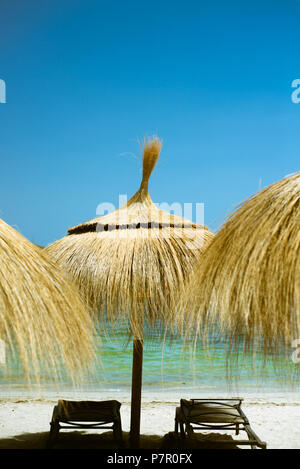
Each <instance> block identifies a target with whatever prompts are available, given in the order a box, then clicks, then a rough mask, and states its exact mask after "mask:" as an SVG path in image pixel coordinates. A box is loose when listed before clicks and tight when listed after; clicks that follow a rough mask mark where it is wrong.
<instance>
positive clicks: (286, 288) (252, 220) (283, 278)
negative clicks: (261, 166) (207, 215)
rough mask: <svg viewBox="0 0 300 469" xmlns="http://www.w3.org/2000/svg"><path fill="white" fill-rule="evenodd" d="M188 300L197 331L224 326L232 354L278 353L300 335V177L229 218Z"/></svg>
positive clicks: (268, 189)
mask: <svg viewBox="0 0 300 469" xmlns="http://www.w3.org/2000/svg"><path fill="white" fill-rule="evenodd" d="M186 298H187V300H186V301H185V307H187V304H188V305H189V306H190V307H191V309H192V310H193V311H194V316H193V319H194V321H195V323H196V326H197V328H198V331H200V330H202V331H203V328H204V326H205V325H206V326H208V327H207V329H206V330H207V331H209V330H211V328H212V327H213V325H214V324H218V327H220V329H221V331H222V334H223V336H224V337H227V339H228V343H229V344H231V345H230V348H231V351H237V350H238V347H239V345H242V344H243V345H244V347H246V348H247V350H252V351H253V352H254V353H255V352H256V351H257V350H258V346H259V350H261V351H262V352H264V354H265V356H271V355H273V356H276V353H277V352H278V351H279V350H282V349H283V348H285V350H286V351H287V350H288V348H289V347H291V342H292V341H293V340H295V339H297V338H299V337H300V173H297V174H295V175H292V176H290V177H286V178H285V179H283V180H281V181H279V182H276V183H275V184H272V185H270V186H268V187H266V188H265V189H264V190H262V191H261V192H259V193H257V194H256V195H254V196H252V197H251V198H250V199H249V200H247V201H246V202H245V203H243V204H242V205H241V206H239V208H238V209H237V210H236V211H235V212H234V213H233V214H232V215H231V216H229V218H228V220H227V222H226V223H225V224H224V225H223V227H222V228H221V229H220V231H219V232H218V234H217V235H216V236H215V237H214V239H213V240H212V242H211V243H210V245H209V247H208V249H207V250H206V252H205V253H204V254H203V256H202V259H201V264H199V266H198V267H197V268H196V269H195V275H194V276H193V277H192V280H191V283H190V286H189V288H188V289H187V290H186ZM261 346H262V348H261Z"/></svg>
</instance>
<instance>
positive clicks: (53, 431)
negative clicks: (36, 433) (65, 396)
mask: <svg viewBox="0 0 300 469" xmlns="http://www.w3.org/2000/svg"><path fill="white" fill-rule="evenodd" d="M59 430H60V425H59V419H58V408H57V406H55V407H54V410H53V415H52V420H51V422H50V433H49V438H48V440H47V443H46V447H47V448H49V449H50V448H52V447H53V445H54V443H55V441H56V440H57V438H58V434H59Z"/></svg>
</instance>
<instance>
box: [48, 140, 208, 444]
mask: <svg viewBox="0 0 300 469" xmlns="http://www.w3.org/2000/svg"><path fill="white" fill-rule="evenodd" d="M161 146H162V144H161V141H160V140H159V139H158V138H157V137H154V138H153V139H152V140H148V141H145V142H144V145H143V178H142V182H141V185H140V188H139V190H138V191H137V193H136V194H135V195H134V196H133V197H132V198H131V199H130V200H129V201H128V203H126V204H125V205H124V206H122V207H121V208H120V209H119V210H116V211H114V212H112V213H110V214H108V215H105V216H103V217H98V218H94V219H93V220H91V221H88V222H87V223H83V224H81V225H77V226H75V227H74V228H70V229H69V234H68V235H67V236H66V237H64V238H62V239H61V240H59V241H56V242H55V243H54V244H52V245H50V246H49V247H48V248H47V251H48V252H49V253H50V254H51V256H52V257H53V258H54V259H55V260H56V261H57V262H58V263H59V264H60V265H61V266H62V267H63V268H64V269H66V270H67V271H68V272H69V273H70V274H71V276H72V277H73V278H74V279H75V281H76V283H77V285H78V286H79V288H80V291H81V293H82V295H83V297H84V298H85V299H87V300H88V301H89V303H90V305H91V308H92V309H93V310H95V311H97V312H99V317H100V322H101V323H106V321H107V320H108V322H109V323H110V324H111V325H112V326H113V327H114V325H119V322H120V321H126V322H127V325H128V330H129V332H130V333H131V334H132V335H133V336H134V341H133V372H132V401H131V437H132V440H131V441H132V445H133V446H138V441H139V427H140V410H141V383H142V356H143V337H144V327H145V326H147V332H148V334H151V333H153V331H154V332H155V333H156V336H157V337H158V335H159V334H160V332H163V333H164V331H165V328H166V326H167V327H168V329H169V331H171V332H172V331H173V330H174V329H176V328H177V329H178V328H179V329H182V328H183V327H184V326H185V318H184V316H185V315H184V314H183V315H180V314H177V302H178V299H179V296H178V293H179V291H180V289H181V288H182V287H183V285H184V284H185V282H186V281H187V279H188V277H189V275H190V274H191V272H192V269H193V267H194V265H195V263H196V261H197V259H198V258H199V256H200V254H201V253H202V252H203V251H204V249H205V247H206V245H207V243H208V242H209V241H210V240H211V238H212V236H213V235H212V233H210V231H209V230H208V229H207V227H205V226H202V225H199V224H195V223H192V222H191V221H187V220H185V219H183V218H181V217H179V216H174V215H170V214H169V213H167V212H165V211H163V210H159V209H158V208H157V207H156V206H155V204H154V203H153V202H152V200H151V198H150V196H149V193H148V181H149V178H150V175H151V173H152V171H153V168H154V166H155V165H156V162H157V160H158V158H159V155H160V150H161Z"/></svg>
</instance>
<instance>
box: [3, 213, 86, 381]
mask: <svg viewBox="0 0 300 469" xmlns="http://www.w3.org/2000/svg"><path fill="white" fill-rule="evenodd" d="M0 259H1V263H0V338H1V340H3V341H4V342H5V343H6V344H7V345H8V346H10V347H11V349H12V351H14V350H15V347H16V348H17V350H18V352H19V354H20V357H21V360H22V363H23V368H24V371H25V373H26V375H27V378H28V379H30V373H31V372H32V371H33V372H34V373H35V375H36V377H37V379H38V380H39V376H40V365H41V364H43V366H44V370H45V369H46V370H48V371H50V370H51V371H53V369H54V370H55V372H56V373H59V370H60V364H61V363H63V364H64V365H65V366H66V367H67V368H68V369H69V370H70V371H71V373H72V375H73V378H74V377H76V374H75V372H78V369H83V368H84V367H86V365H87V363H88V362H89V361H90V359H91V358H92V356H93V347H92V342H93V327H92V324H91V322H92V321H91V318H90V314H89V311H88V309H87V308H86V306H85V305H84V303H83V302H82V300H81V299H80V296H79V293H78V289H77V288H76V287H75V286H74V285H73V284H72V283H71V282H70V280H69V279H68V278H67V276H66V274H65V273H63V272H62V271H60V270H59V269H58V267H57V266H56V265H55V263H54V262H53V260H51V259H50V257H49V256H48V255H47V254H46V253H45V252H43V250H41V249H40V248H38V247H36V246H35V245H33V244H32V243H30V242H29V241H28V240H27V239H25V238H24V237H23V236H22V235H21V234H20V233H18V232H17V231H16V230H14V229H13V228H12V227H11V226H9V225H7V224H6V223H5V222H4V221H3V220H0Z"/></svg>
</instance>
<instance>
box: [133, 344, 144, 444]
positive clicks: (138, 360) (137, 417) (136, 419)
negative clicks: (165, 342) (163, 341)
mask: <svg viewBox="0 0 300 469" xmlns="http://www.w3.org/2000/svg"><path fill="white" fill-rule="evenodd" d="M142 372H143V340H141V339H136V338H134V339H133V358H132V384H131V420H130V447H131V448H135V449H138V448H139V446H140V424H141V396H142Z"/></svg>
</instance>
